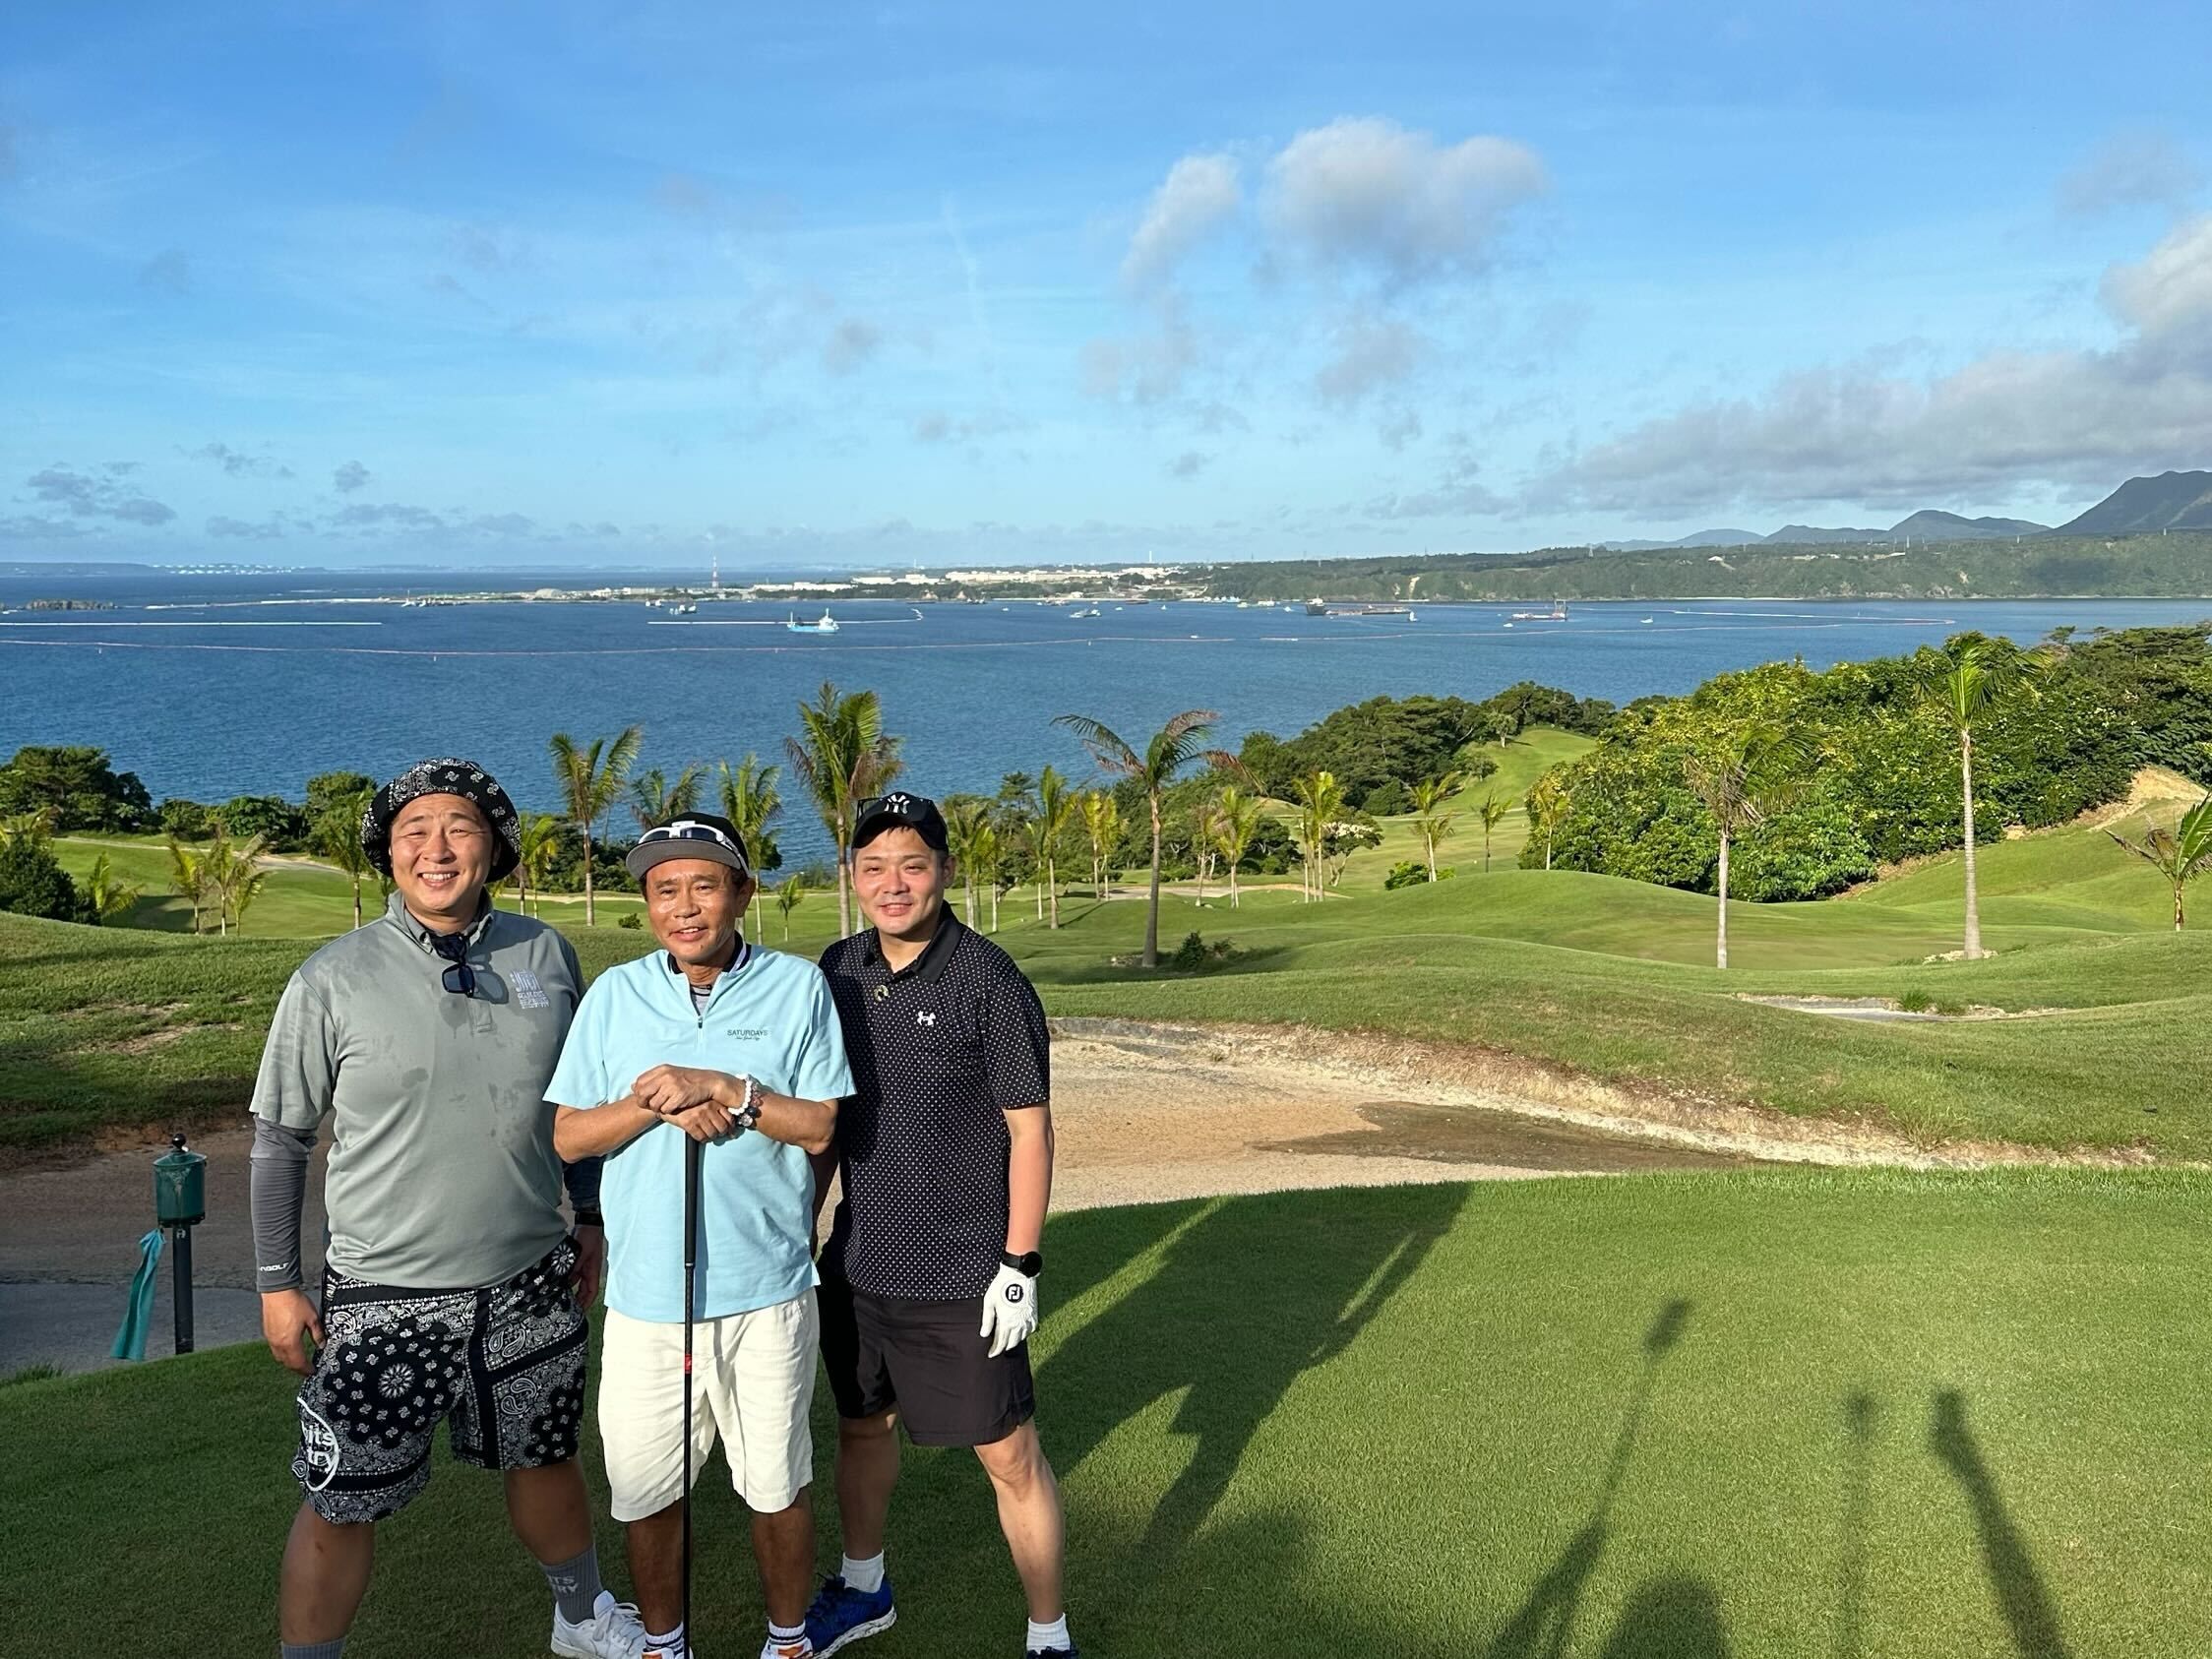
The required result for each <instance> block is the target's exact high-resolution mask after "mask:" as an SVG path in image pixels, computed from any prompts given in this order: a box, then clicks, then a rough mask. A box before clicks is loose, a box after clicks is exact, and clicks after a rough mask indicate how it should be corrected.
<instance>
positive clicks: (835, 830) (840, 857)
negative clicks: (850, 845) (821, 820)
mask: <svg viewBox="0 0 2212 1659" xmlns="http://www.w3.org/2000/svg"><path fill="white" fill-rule="evenodd" d="M830 840H832V841H833V842H835V843H836V853H837V937H838V938H839V939H843V938H846V937H848V936H849V935H850V934H851V932H852V899H851V896H850V890H849V889H848V888H847V886H846V870H845V864H846V859H845V815H844V814H843V812H841V811H840V812H839V813H838V814H837V821H836V822H835V823H834V824H832V825H830Z"/></svg>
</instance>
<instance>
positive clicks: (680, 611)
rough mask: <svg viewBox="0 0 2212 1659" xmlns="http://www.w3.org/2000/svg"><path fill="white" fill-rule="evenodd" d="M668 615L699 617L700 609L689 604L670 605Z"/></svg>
mask: <svg viewBox="0 0 2212 1659" xmlns="http://www.w3.org/2000/svg"><path fill="white" fill-rule="evenodd" d="M668 614H669V615H670V616H697V615H698V614H699V607H698V606H697V605H696V604H689V603H687V604H681V605H670V606H669V607H668Z"/></svg>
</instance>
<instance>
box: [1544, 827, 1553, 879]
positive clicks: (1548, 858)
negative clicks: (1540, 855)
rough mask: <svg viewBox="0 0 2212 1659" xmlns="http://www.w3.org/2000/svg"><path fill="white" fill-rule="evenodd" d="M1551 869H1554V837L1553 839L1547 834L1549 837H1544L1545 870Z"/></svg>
mask: <svg viewBox="0 0 2212 1659" xmlns="http://www.w3.org/2000/svg"><path fill="white" fill-rule="evenodd" d="M1551 867H1552V837H1551V836H1550V835H1548V834H1547V835H1546V836H1545V837H1544V868H1545V869H1547V870H1549V869H1550V868H1551Z"/></svg>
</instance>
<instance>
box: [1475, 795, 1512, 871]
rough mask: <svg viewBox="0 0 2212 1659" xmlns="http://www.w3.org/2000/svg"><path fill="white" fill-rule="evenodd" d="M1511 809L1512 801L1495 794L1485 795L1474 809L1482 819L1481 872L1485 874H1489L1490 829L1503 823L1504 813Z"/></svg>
mask: <svg viewBox="0 0 2212 1659" xmlns="http://www.w3.org/2000/svg"><path fill="white" fill-rule="evenodd" d="M1512 810H1513V803H1512V802H1510V801H1505V800H1500V799H1499V798H1498V797H1497V796H1496V795H1485V796H1484V797H1483V798H1482V805H1481V806H1479V807H1477V808H1476V809H1475V816H1476V817H1477V818H1479V819H1481V820H1482V872H1483V874H1484V875H1486V876H1487V875H1489V874H1490V835H1491V831H1492V830H1496V829H1497V828H1498V827H1499V826H1500V825H1501V824H1503V823H1505V815H1506V814H1507V813H1509V812H1511V811H1512Z"/></svg>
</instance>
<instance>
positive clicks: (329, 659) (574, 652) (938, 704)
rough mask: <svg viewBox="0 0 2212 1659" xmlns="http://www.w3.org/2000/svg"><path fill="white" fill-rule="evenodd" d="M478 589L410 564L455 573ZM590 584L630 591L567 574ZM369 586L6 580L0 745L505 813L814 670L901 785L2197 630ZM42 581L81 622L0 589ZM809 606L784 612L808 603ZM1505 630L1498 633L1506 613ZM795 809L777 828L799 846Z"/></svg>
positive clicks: (2169, 615)
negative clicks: (334, 776) (544, 595)
mask: <svg viewBox="0 0 2212 1659" xmlns="http://www.w3.org/2000/svg"><path fill="white" fill-rule="evenodd" d="M537 580H538V579H537V578H534V577H518V576H517V575H515V574H513V573H507V574H503V575H501V576H500V577H498V578H496V579H492V578H483V577H472V578H461V577H439V578H436V579H423V578H419V577H418V578H415V579H414V584H415V585H416V586H422V585H424V584H426V581H434V582H435V583H437V584H443V585H445V586H447V587H449V588H451V587H453V586H458V585H461V584H466V583H471V582H482V583H484V584H486V585H495V584H496V585H498V586H501V587H507V586H515V587H522V586H526V585H534V584H535V583H536V581H537ZM561 580H562V581H564V582H566V583H569V584H584V583H587V582H591V581H598V580H604V581H608V582H613V583H620V582H630V583H636V582H638V581H640V578H639V576H638V575H637V573H623V574H617V575H609V576H606V577H603V578H595V577H590V576H588V575H584V576H580V575H579V573H575V572H568V573H563V576H562V578H561ZM405 590H406V588H405V584H404V583H402V582H398V581H391V580H386V579H379V578H338V577H323V576H315V577H306V576H294V577H283V576H269V577H254V578H214V577H208V578H190V577H171V576H162V577H150V576H145V575H143V574H142V575H139V576H136V577H129V578H124V577H103V578H87V577H71V578H44V579H39V578H28V579H27V578H22V577H14V578H0V612H4V613H5V614H0V756H5V755H7V754H10V753H13V751H14V749H15V748H16V746H17V745H19V744H23V743H65V742H66V743H91V744H98V745H101V746H103V747H104V748H106V749H107V750H108V751H109V752H110V754H111V755H112V756H113V757H114V760H115V764H116V765H117V766H118V767H120V768H128V769H130V770H133V771H136V772H137V773H138V774H139V775H140V777H142V778H143V779H144V780H145V781H146V784H147V787H148V788H149V789H151V790H152V791H153V793H154V796H155V798H156V799H158V798H160V797H162V796H164V795H184V796H189V797H192V798H194V799H198V800H223V799H227V798H228V797H230V796H232V795H237V794H243V793H278V794H286V795H290V796H292V797H294V798H297V796H298V795H299V793H300V791H301V788H302V785H303V783H304V780H305V779H306V778H307V777H308V776H309V775H310V774H311V773H314V772H317V771H323V770H328V769H332V768H353V769H356V770H360V771H365V772H369V773H372V774H375V775H378V776H384V775H388V774H390V773H391V772H394V771H396V770H398V769H399V768H402V767H404V766H406V765H407V764H408V763H410V762H412V761H415V760H418V759H420V758H422V757H424V756H426V755H440V754H461V755H466V756H469V757H472V758H474V759H476V760H478V761H481V762H482V763H484V764H485V765H486V766H488V767H490V768H492V769H493V771H494V772H496V773H497V774H498V775H499V776H500V778H501V779H502V780H503V781H504V782H505V783H506V784H507V785H508V787H509V788H510V790H511V791H512V792H513V793H514V794H515V796H516V797H517V799H518V800H519V801H521V802H522V803H523V804H524V805H526V806H530V807H536V808H541V809H550V808H552V807H553V806H554V805H555V804H556V801H555V794H554V786H553V777H552V772H551V768H550V765H549V763H548V760H547V756H546V743H547V739H548V738H549V737H550V735H551V734H552V733H553V732H555V731H567V732H569V733H571V734H573V735H575V736H576V737H578V738H579V739H580V740H588V739H589V738H590V737H592V736H596V735H599V734H603V733H612V732H614V731H617V730H619V729H620V728H621V727H623V726H625V725H627V724H629V723H631V722H633V721H637V722H642V723H643V724H644V726H645V750H644V755H643V758H642V760H641V763H640V764H641V767H651V766H660V767H664V768H668V769H669V770H670V771H671V772H672V771H673V770H674V769H675V768H677V767H679V766H681V765H682V764H683V763H685V762H687V761H693V760H704V761H712V760H714V759H718V758H728V759H730V760H732V761H734V760H736V759H737V758H738V757H739V756H742V755H743V754H744V753H745V752H746V751H748V750H753V751H756V752H758V753H760V754H761V755H763V756H764V757H766V758H768V759H772V760H777V761H780V760H781V759H782V747H783V740H784V738H785V736H786V735H788V734H790V733H791V732H793V731H794V730H795V729H796V720H795V718H794V716H793V708H794V706H795V705H796V704H798V703H799V702H800V701H801V700H803V699H807V698H809V697H811V696H812V695H813V694H814V692H815V690H816V689H817V688H818V687H819V686H821V685H822V684H823V682H825V681H831V682H834V683H835V684H836V685H837V686H838V687H839V688H841V689H846V690H851V689H856V688H859V687H872V688H873V689H875V690H876V691H877V692H878V693H880V694H881V695H882V697H883V700H884V705H885V712H886V716H887V723H888V725H889V727H890V729H891V730H892V731H894V732H897V733H900V734H902V735H903V736H904V738H905V754H906V757H907V762H908V770H907V773H906V781H907V782H908V783H909V784H910V785H911V786H912V787H915V788H917V789H922V790H926V791H929V792H932V793H945V792H949V791H952V790H956V789H990V788H993V787H995V786H996V784H997V782H998V779H999V777H1000V775H1001V774H1002V773H1004V772H1007V771H1014V770H1020V771H1027V772H1035V771H1036V770H1037V769H1038V768H1040V767H1041V766H1043V765H1044V764H1046V763H1047V762H1050V763H1052V764H1053V765H1055V766H1057V767H1059V768H1061V769H1062V770H1063V771H1066V772H1069V773H1071V774H1074V775H1075V776H1078V777H1082V776H1086V775H1088V772H1089V765H1088V762H1087V759H1086V757H1085V755H1084V754H1083V751H1082V749H1081V748H1080V746H1079V745H1078V744H1077V743H1076V742H1075V739H1074V737H1073V736H1072V735H1070V734H1069V733H1067V732H1066V731H1064V730H1061V729H1059V728H1056V727H1054V726H1053V725H1052V724H1051V723H1050V722H1051V719H1052V716H1053V715H1055V714H1060V713H1066V712H1076V713H1082V714H1088V715H1091V716H1093V717H1095V718H1097V719H1100V720H1103V721H1105V722H1106V724H1108V725H1109V726H1112V727H1113V728H1114V729H1115V730H1117V731H1119V732H1120V733H1121V734H1122V735H1123V736H1125V737H1127V738H1129V739H1130V740H1131V741H1132V742H1133V743H1135V744H1137V745H1138V746H1139V747H1141V745H1142V742H1143V739H1144V737H1145V736H1146V735H1148V734H1149V733H1150V732H1151V731H1152V730H1153V729H1155V728H1156V727H1157V725H1158V724H1159V723H1160V722H1161V721H1162V720H1164V719H1165V718H1166V717H1167V716H1168V715H1170V714H1173V713H1175V712H1177V711H1178V710H1181V709H1186V708H1208V709H1213V710H1216V711H1217V712H1218V714H1219V716H1220V719H1219V726H1218V736H1219V739H1220V741H1221V743H1222V744H1223V746H1225V747H1230V748H1233V747H1235V745H1236V743H1237V741H1238V740H1239V739H1240V738H1241V737H1242V736H1243V735H1244V734H1245V733H1246V732H1248V731H1251V730H1254V729H1256V728H1264V729H1267V730H1270V731H1274V732H1277V733H1280V734H1282V735H1285V736H1288V735H1290V734H1292V733H1295V732H1296V731H1298V730H1299V729H1300V728H1301V727H1302V726H1305V725H1306V724H1308V723H1309V722H1311V721H1313V720H1314V719H1317V718H1319V717H1320V716H1321V715H1322V714H1325V713H1326V712H1328V711H1329V710H1330V709H1332V708H1336V707H1341V706H1343V705H1345V704H1348V703H1354V702H1358V701H1360V700H1361V699H1363V698H1368V697H1372V696H1375V695H1377V694H1379V693H1389V694H1392V695H1400V696H1402V695H1407V694H1411V693H1419V692H1426V693H1434V694H1438V695H1444V694H1456V695H1458V696H1462V697H1468V698H1480V697H1485V696H1487V695H1489V694H1490V693H1492V692H1495V691H1497V690H1499V689H1500V688H1501V687H1503V686H1506V685H1509V684H1511V683H1512V682H1514V681H1516V680H1523V679H1534V680H1539V681H1543V682H1545V683H1546V684H1550V685H1556V686H1562V687H1565V688H1567V690H1569V691H1572V692H1574V693H1576V694H1578V695H1582V696H1594V697H1604V698H1609V699H1612V700H1613V701H1615V702H1617V703H1625V702H1627V701H1628V700H1629V699H1631V698H1635V697H1641V696H1644V695H1646V694H1651V693H1674V692H1684V691H1688V690H1689V689H1690V687H1692V686H1694V685H1696V684H1697V683H1698V682H1699V681H1700V680H1703V679H1705V678H1706V677H1707V676H1709V675H1711V674H1714V673H1716V672H1719V671H1721V670H1724V669H1730V668H1740V667H1746V666H1750V665H1752V664H1755V663H1759V662H1767V661H1773V660H1777V659H1788V658H1791V657H1802V658H1804V660H1805V661H1806V662H1807V663H1808V664H1809V665H1811V666H1813V667H1815V668H1818V667H1824V666H1826V665H1828V664H1830V663H1834V662H1838V661H1847V660H1857V659H1863V658H1866V657H1873V656H1881V655H1889V654H1894V653H1898V652H1903V651H1909V650H1911V649H1912V648H1913V647H1914V646H1916V645H1921V644H1924V643H1930V642H1937V641H1940V640H1942V639H1943V638H1945V637H1946V636H1948V635H1950V634H1954V633H1957V632H1960V631H1961V630H1964V629H1969V628H1977V629H1982V630H1984V631H1987V632H1991V633H2001V634H2009V635H2011V636H2012V637H2013V638H2015V639H2018V640H2021V641H2023V642H2027V641H2033V640H2035V639H2039V638H2041V637H2042V636H2043V635H2044V634H2046V633H2048V632H2049V631H2050V630H2051V629H2053V628H2055V627H2058V626H2060V625H2062V624H2072V625H2074V626H2075V627H2078V628H2081V629H2084V630H2087V629H2091V628H2097V627H2109V628H2120V627H2129V626H2135V625H2141V624H2155V623H2180V622H2186V621H2192V620H2195V619H2196V618H2197V617H2199V616H2201V615H2203V614H2204V613H2205V612H2206V611H2207V610H2212V604H2207V602H2205V601H2202V600H2191V601H2158V600H2064V601H1997V600H1990V601H1950V602H1944V603H1927V602H1921V603H1886V602H1882V603H1874V602H1865V601H1835V602H1813V603H1808V602H1804V601H1793V602H1766V601H1721V600H1694V601H1687V600H1686V601H1653V602H1648V603H1632V602H1630V603H1608V604H1586V605H1576V606H1575V607H1574V608H1573V611H1572V614H1571V615H1570V616H1569V617H1568V618H1567V620H1566V621H1564V622H1552V621H1530V620H1520V621H1513V620H1512V614H1511V613H1512V612H1513V611H1515V610H1528V609H1534V608H1537V607H1532V606H1527V605H1518V606H1515V605H1426V606H1423V607H1421V609H1420V612H1419V615H1418V617H1417V618H1416V619H1414V620H1412V621H1408V620H1407V619H1406V618H1404V617H1374V618H1340V617H1309V616H1307V615H1305V614H1304V613H1303V610H1302V609H1298V608H1292V609H1280V608H1272V607H1269V608H1261V607H1258V606H1255V607H1252V608H1248V609H1240V608H1238V607H1236V606H1234V605H1230V604H1224V603H1214V602H1207V603H1192V602H1189V601H1178V602H1174V603H1170V604H1166V605H1161V604H1157V603H1155V604H1151V605H1146V606H1137V605H1125V604H1116V603H1114V602H1112V601H1104V602H1100V603H1099V604H1098V606H1097V609H1098V611H1099V613H1100V614H1098V615H1097V616H1077V615H1075V614H1074V613H1075V611H1076V610H1077V609H1084V610H1087V609H1089V608H1090V606H1089V605H1088V604H1085V605H1083V606H1080V607H1078V606H1073V605H1065V604H1039V603H1036V602H1033V601H1014V602H1008V603H1004V604H1002V603H999V602H995V601H994V602H991V603H987V604H982V605H969V604H951V603H948V604H934V605H923V606H919V607H916V606H911V605H906V604H901V603H891V602H884V601H873V602H872V601H860V600H847V599H842V598H840V599H837V600H835V601H833V602H832V603H831V604H830V607H829V608H830V611H831V612H832V613H833V614H834V615H835V616H836V618H837V620H838V622H839V624H840V631H839V632H838V633H836V634H834V635H812V634H793V633H790V632H788V631H787V629H786V627H785V623H786V620H787V617H788V616H789V615H790V614H791V607H788V606H783V605H759V604H739V603H735V602H720V603H716V602H711V601H710V602H707V603H705V604H702V605H701V607H700V610H699V614H698V615H697V616H696V617H688V618H681V619H679V618H673V617H669V616H668V615H666V613H665V612H663V611H661V610H655V609H648V608H647V607H646V606H645V605H644V604H643V603H641V602H637V601H627V602H626V601H607V602H596V603H477V604H465V605H454V606H435V607H428V608H424V607H404V608H403V607H401V606H399V605H398V604H396V603H394V602H391V601H392V599H393V598H394V597H396V596H397V595H399V594H400V593H402V592H404V591H405ZM53 594H68V595H73V596H78V597H86V598H103V599H109V600H112V601H114V602H115V603H116V605H117V607H118V608H117V609H115V610H112V611H100V612H77V613H66V614H64V613H51V612H36V613H31V612H25V611H22V610H20V609H10V608H9V607H18V606H21V605H22V604H23V603H24V602H25V601H26V600H28V599H30V598H32V597H38V596H47V595H53ZM822 609H823V606H822V604H821V603H820V602H819V601H817V602H816V603H814V604H812V605H809V606H806V607H803V608H801V609H800V610H799V611H798V612H797V614H798V615H799V617H800V618H801V620H807V619H809V618H811V617H813V616H818V615H820V614H821V612H822ZM1508 624H1509V626H1508ZM809 817H810V815H807V814H806V813H805V812H804V811H803V809H802V810H796V811H794V810H789V809H787V812H786V820H787V822H788V823H789V829H788V830H787V831H786V834H785V844H786V846H787V847H788V848H790V849H791V851H792V852H794V853H796V854H798V855H799V856H807V855H809V854H810V853H812V852H814V851H816V850H818V849H815V848H813V847H812V846H810V845H809V842H810V841H811V840H812V839H813V838H814V837H813V836H812V835H810V834H808V833H807V832H806V831H805V830H804V829H803V824H804V822H805V821H808V820H809Z"/></svg>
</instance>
